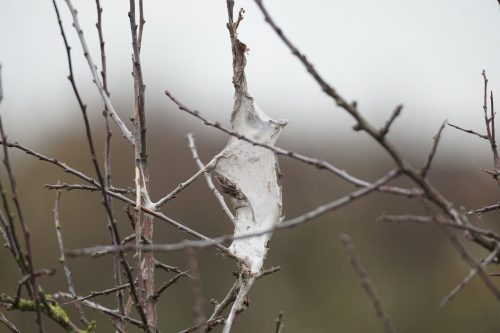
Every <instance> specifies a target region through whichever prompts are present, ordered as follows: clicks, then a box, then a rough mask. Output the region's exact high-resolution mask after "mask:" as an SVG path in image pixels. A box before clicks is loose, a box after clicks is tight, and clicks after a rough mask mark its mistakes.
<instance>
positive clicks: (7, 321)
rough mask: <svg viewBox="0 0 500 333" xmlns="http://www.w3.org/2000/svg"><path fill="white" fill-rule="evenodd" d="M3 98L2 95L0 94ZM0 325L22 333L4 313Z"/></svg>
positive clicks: (0, 314) (1, 315)
mask: <svg viewBox="0 0 500 333" xmlns="http://www.w3.org/2000/svg"><path fill="white" fill-rule="evenodd" d="M0 96H1V94H0ZM0 323H2V324H4V325H5V326H6V327H7V328H8V329H9V330H10V331H11V332H12V333H21V332H20V331H19V330H18V329H17V328H16V326H14V324H12V323H11V322H10V321H9V320H8V319H7V318H5V316H4V315H3V313H1V312H0Z"/></svg>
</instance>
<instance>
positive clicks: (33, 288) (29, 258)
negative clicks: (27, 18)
mask: <svg viewBox="0 0 500 333" xmlns="http://www.w3.org/2000/svg"><path fill="white" fill-rule="evenodd" d="M0 74H1V72H0ZM0 135H1V138H2V142H6V141H7V135H6V134H5V131H4V128H3V122H2V117H0ZM3 154H4V159H3V163H4V165H5V170H6V171H7V177H8V180H9V184H10V192H11V196H12V201H13V202H14V207H15V209H16V213H17V216H18V218H19V223H20V224H21V230H22V232H23V238H24V246H25V248H26V253H25V254H24V256H25V259H26V262H27V267H26V268H27V272H26V273H27V274H28V275H29V277H30V284H29V285H30V287H29V288H28V289H29V290H30V291H29V293H30V294H33V295H34V297H35V308H36V324H37V328H38V331H39V332H40V333H43V332H44V331H45V330H44V328H43V324H42V310H41V305H40V301H41V298H40V293H39V290H38V285H37V282H36V275H35V269H34V265H33V252H32V249H31V234H30V230H29V227H28V224H27V223H26V220H25V219H24V212H23V210H22V208H21V203H20V201H19V195H18V193H17V184H16V178H15V176H14V173H13V171H12V166H11V164H10V158H9V151H8V149H7V147H6V146H5V145H4V146H3ZM12 227H13V225H12ZM12 230H14V228H12ZM19 249H21V248H20V247H19ZM20 253H21V252H20Z"/></svg>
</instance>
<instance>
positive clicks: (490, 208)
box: [467, 202, 500, 214]
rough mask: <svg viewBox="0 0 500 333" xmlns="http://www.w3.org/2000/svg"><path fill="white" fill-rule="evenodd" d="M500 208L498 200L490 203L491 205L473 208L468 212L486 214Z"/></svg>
mask: <svg viewBox="0 0 500 333" xmlns="http://www.w3.org/2000/svg"><path fill="white" fill-rule="evenodd" d="M499 209H500V202H498V203H496V204H492V205H489V206H484V207H481V208H477V209H471V210H469V211H468V212H467V214H484V213H488V212H492V211H494V210H499Z"/></svg>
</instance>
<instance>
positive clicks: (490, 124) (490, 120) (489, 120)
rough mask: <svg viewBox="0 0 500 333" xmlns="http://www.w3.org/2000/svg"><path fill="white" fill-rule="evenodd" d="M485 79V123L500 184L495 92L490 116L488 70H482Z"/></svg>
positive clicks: (491, 100) (495, 175) (491, 101)
mask: <svg viewBox="0 0 500 333" xmlns="http://www.w3.org/2000/svg"><path fill="white" fill-rule="evenodd" d="M482 76H483V81H484V92H483V112H484V123H485V125H486V136H487V137H488V141H489V142H490V146H491V152H492V154H493V165H494V168H495V172H494V173H493V178H495V180H496V181H497V183H498V185H500V178H499V176H500V157H499V155H498V148H497V143H496V134H495V105H494V103H493V92H491V93H490V98H489V99H490V105H491V108H490V115H489V116H488V78H487V77H486V71H484V70H483V72H482Z"/></svg>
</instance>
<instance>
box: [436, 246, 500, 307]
mask: <svg viewBox="0 0 500 333" xmlns="http://www.w3.org/2000/svg"><path fill="white" fill-rule="evenodd" d="M499 250H500V247H498V246H497V248H496V249H495V250H494V251H493V252H491V253H490V254H489V255H488V256H487V257H486V258H485V259H484V260H482V262H481V264H480V267H481V268H482V269H483V270H484V269H485V268H486V266H488V265H489V264H490V263H492V262H493V261H494V260H495V258H496V257H497V255H498V251H499ZM477 273H478V269H477V267H473V268H472V269H471V270H470V272H469V274H467V276H466V277H465V278H464V279H463V280H462V281H461V282H460V283H459V284H458V285H457V286H456V287H455V288H453V289H452V290H451V291H450V292H449V293H448V295H446V296H445V297H443V300H442V301H441V305H440V306H441V307H445V306H446V305H448V303H450V302H451V301H452V300H453V298H455V296H457V295H458V293H459V292H460V291H461V290H462V289H463V288H464V287H465V286H466V285H467V284H468V283H469V282H470V281H471V280H472V278H473V277H474V276H476V274H477Z"/></svg>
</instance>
